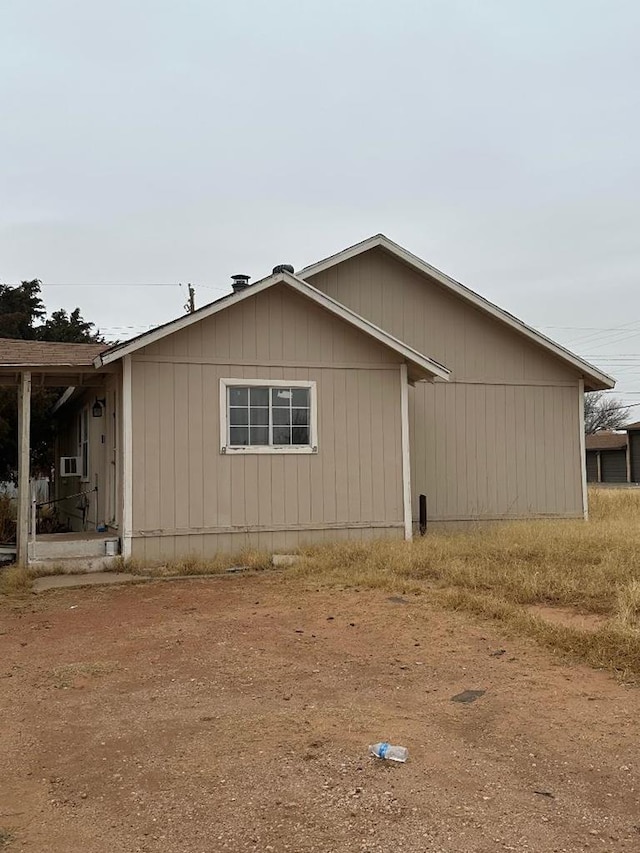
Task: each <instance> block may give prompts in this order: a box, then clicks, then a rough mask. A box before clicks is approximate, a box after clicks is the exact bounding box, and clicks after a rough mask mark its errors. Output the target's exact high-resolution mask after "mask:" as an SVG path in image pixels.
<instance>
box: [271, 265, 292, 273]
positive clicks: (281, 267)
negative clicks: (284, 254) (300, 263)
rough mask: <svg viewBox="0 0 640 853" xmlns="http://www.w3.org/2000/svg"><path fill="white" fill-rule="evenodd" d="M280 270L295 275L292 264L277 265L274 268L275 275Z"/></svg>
mask: <svg viewBox="0 0 640 853" xmlns="http://www.w3.org/2000/svg"><path fill="white" fill-rule="evenodd" d="M279 272H289V273H291V275H293V273H294V269H293V267H292V266H291V264H278V266H277V267H274V268H273V275H277V274H278V273H279Z"/></svg>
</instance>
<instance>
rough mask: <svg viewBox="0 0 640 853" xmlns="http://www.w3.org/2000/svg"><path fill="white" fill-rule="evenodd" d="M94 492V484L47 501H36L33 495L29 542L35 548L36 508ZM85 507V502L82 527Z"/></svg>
mask: <svg viewBox="0 0 640 853" xmlns="http://www.w3.org/2000/svg"><path fill="white" fill-rule="evenodd" d="M94 492H95V493H97V492H98V487H97V486H94V487H93V488H92V489H85V490H84V491H82V492H74V493H73V494H72V495H64V497H61V498H51V500H48V501H38V500H36V498H35V497H33V498H32V499H31V524H30V530H29V540H30V542H31V543H33V547H34V548H35V541H36V531H37V529H38V510H40V509H42V507H44V506H49V505H50V504H57V503H62V501H68V500H71V499H72V498H81V497H84V496H85V495H92V494H93V493H94ZM87 508H88V504H87V507H83V508H82V526H83V527H84V526H85V524H86V510H87Z"/></svg>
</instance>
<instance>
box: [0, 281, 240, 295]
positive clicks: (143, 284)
mask: <svg viewBox="0 0 640 853" xmlns="http://www.w3.org/2000/svg"><path fill="white" fill-rule="evenodd" d="M2 284H4V285H5V287H20V284H15V283H14V282H0V285H2ZM41 285H42V287H181V286H182V285H181V284H180V282H177V281H176V282H168V281H157V282H134V281H125V282H122V281H119V282H114V281H112V282H78V281H76V282H62V281H52V282H48V281H43V282H41ZM194 287H204V288H206V289H207V290H219V291H220V292H223V293H226V292H227V291H229V288H228V287H220V285H214V284H196V285H194Z"/></svg>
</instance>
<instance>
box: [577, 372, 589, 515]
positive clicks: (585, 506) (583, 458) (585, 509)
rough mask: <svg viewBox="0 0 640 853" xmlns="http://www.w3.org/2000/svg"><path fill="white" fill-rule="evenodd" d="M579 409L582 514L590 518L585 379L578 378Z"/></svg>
mask: <svg viewBox="0 0 640 853" xmlns="http://www.w3.org/2000/svg"><path fill="white" fill-rule="evenodd" d="M578 394H579V396H580V399H579V400H578V411H579V421H580V471H581V474H582V514H583V516H584V520H585V521H587V519H588V518H589V493H588V492H587V448H586V442H585V434H584V379H579V380H578Z"/></svg>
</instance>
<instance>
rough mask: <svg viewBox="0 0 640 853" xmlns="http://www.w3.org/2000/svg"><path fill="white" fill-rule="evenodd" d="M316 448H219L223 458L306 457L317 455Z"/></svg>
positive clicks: (287, 446) (281, 446)
mask: <svg viewBox="0 0 640 853" xmlns="http://www.w3.org/2000/svg"><path fill="white" fill-rule="evenodd" d="M317 452H318V448H317V447H311V446H310V445H306V444H305V445H297V444H293V445H289V444H284V445H280V446H271V445H266V444H265V445H257V444H256V445H253V446H252V447H228V446H227V447H221V448H220V453H222V454H224V455H225V456H232V455H235V454H241V455H247V454H260V455H262V454H267V455H270V456H273V455H274V454H275V455H283V454H284V455H288V454H297V455H305V454H306V455H308V454H317Z"/></svg>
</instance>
